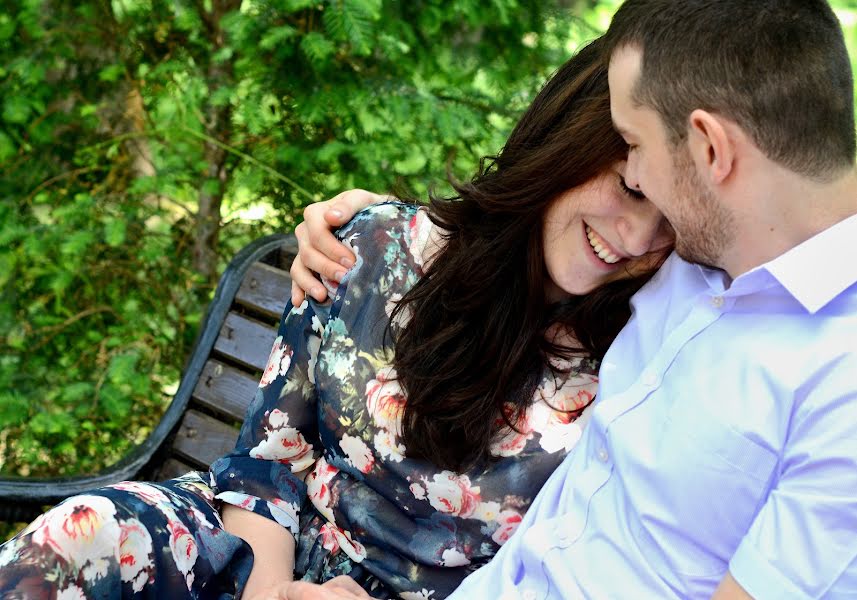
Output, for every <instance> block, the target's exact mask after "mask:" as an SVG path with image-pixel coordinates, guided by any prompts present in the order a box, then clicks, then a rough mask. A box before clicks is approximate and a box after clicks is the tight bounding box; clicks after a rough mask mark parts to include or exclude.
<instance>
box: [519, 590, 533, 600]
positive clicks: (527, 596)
mask: <svg viewBox="0 0 857 600" xmlns="http://www.w3.org/2000/svg"><path fill="white" fill-rule="evenodd" d="M521 598H523V599H524V600H536V592H535V591H533V590H524V591H523V592H522V593H521Z"/></svg>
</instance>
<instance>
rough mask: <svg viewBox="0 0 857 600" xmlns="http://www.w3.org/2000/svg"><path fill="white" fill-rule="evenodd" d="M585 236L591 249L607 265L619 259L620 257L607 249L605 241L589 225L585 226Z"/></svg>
mask: <svg viewBox="0 0 857 600" xmlns="http://www.w3.org/2000/svg"><path fill="white" fill-rule="evenodd" d="M586 237H588V238H589V245H590V246H592V251H593V252H595V254H596V256H598V258H600V259H601V260H603V261H604V262H606V263H607V264H608V265H612V264H615V263H617V262H619V261H620V260H621V258H620V257H618V256H616V255H615V254H613V253H612V252H610V250H608V249H607V243H606V242H605V241H604V240H603V239H601V236H599V235H598V234H597V233H595V232H594V231H593V230H592V227H590V226H589V225H587V226H586Z"/></svg>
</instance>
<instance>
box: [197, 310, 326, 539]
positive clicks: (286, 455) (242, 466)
mask: <svg viewBox="0 0 857 600" xmlns="http://www.w3.org/2000/svg"><path fill="white" fill-rule="evenodd" d="M329 310H330V306H329V304H326V305H325V304H319V303H317V302H315V301H314V300H312V299H310V300H305V301H304V302H303V304H301V305H300V306H298V307H294V306H292V304H291V302H289V303H288V304H287V305H286V309H285V312H284V314H283V318H282V320H281V322H280V327H279V331H278V336H277V339H276V340H275V341H274V346H273V348H272V350H271V355H270V357H269V358H268V363H267V366H266V367H265V372H264V373H263V374H262V379H261V381H260V382H259V388H258V390H257V391H256V396H255V397H254V399H253V401H252V402H251V404H250V406H249V407H248V409H247V414H246V416H245V419H244V425H243V426H242V427H241V433H240V435H239V437H238V441H237V442H236V444H235V449H234V450H233V451H232V452H231V453H230V454H227V455H226V456H224V457H222V458H220V459H218V460H217V461H215V462H214V463H213V464H212V465H211V470H210V472H211V478H212V484H213V486H214V488H215V491H216V498H217V499H218V500H220V501H222V502H225V503H227V504H233V505H235V506H239V507H241V508H244V509H247V510H250V511H252V512H255V513H257V514H259V515H262V516H264V517H267V518H269V519H272V520H274V521H276V522H277V523H279V524H280V525H282V526H283V527H286V528H288V529H289V530H290V531H291V532H292V533H293V534H297V533H298V521H299V516H298V514H299V511H300V506H301V503H302V502H303V499H304V498H306V486H305V484H304V482H303V479H302V478H301V477H299V476H298V473H300V472H302V471H304V470H306V469H308V468H310V467H311V466H313V464H314V463H315V461H316V459H317V458H318V457H319V456H320V455H321V449H322V448H321V442H320V440H319V435H318V418H317V394H316V389H315V380H314V374H313V371H314V367H315V362H316V359H317V357H318V351H319V347H320V344H321V334H322V331H323V329H324V326H325V324H326V322H327V318H328V314H329Z"/></svg>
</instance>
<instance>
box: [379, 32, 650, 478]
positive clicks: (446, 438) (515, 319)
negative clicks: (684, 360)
mask: <svg viewBox="0 0 857 600" xmlns="http://www.w3.org/2000/svg"><path fill="white" fill-rule="evenodd" d="M626 150H627V147H626V145H625V143H624V142H623V141H622V139H621V138H620V137H619V135H618V134H617V133H615V131H614V130H613V127H612V125H611V121H610V102H609V96H608V88H607V72H606V67H605V66H604V64H603V61H602V55H601V49H600V40H596V41H595V42H592V43H590V44H589V45H587V46H586V47H584V48H583V49H582V50H581V51H580V52H579V53H578V54H577V55H575V56H574V57H573V58H572V59H571V60H569V61H568V62H567V63H565V65H563V66H562V67H561V68H560V69H559V70H558V71H557V72H556V74H555V75H554V76H553V77H552V78H551V79H550V80H549V81H548V82H547V84H546V85H545V86H544V88H543V89H542V90H541V92H540V93H539V94H538V96H537V97H536V99H535V100H534V101H533V103H532V104H531V105H530V107H529V109H528V110H527V111H526V113H525V114H524V116H523V117H522V118H521V120H520V121H519V122H518V124H517V126H516V127H515V128H514V130H513V131H512V134H511V136H510V137H509V139H508V141H507V142H506V145H505V146H504V147H503V149H502V151H501V152H500V153H499V154H498V155H497V156H494V157H487V158H484V159H483V160H482V161H481V163H480V169H479V172H478V174H477V175H476V176H475V177H474V178H473V179H472V180H471V181H470V182H469V183H453V185H454V189H455V191H456V193H457V196H455V197H454V198H446V199H441V198H437V197H432V198H431V200H430V204H429V216H430V218H431V220H432V222H433V223H434V224H435V225H437V226H438V227H440V228H441V229H442V230H445V231H446V232H448V235H447V237H446V246H445V248H444V250H443V251H442V252H441V254H440V255H439V256H438V257H437V258H436V259H435V260H434V261H433V262H432V263H431V265H430V266H429V267H428V268H427V269H426V271H425V274H424V276H423V277H422V278H421V279H420V280H419V281H418V282H417V284H416V285H415V286H414V287H413V288H412V289H411V290H410V291H409V292H408V293H407V294H406V295H405V296H404V298H403V299H402V300H401V301H400V302H399V303H398V305H397V307H396V309H395V311H394V314H393V318H394V319H395V317H396V316H397V313H400V312H401V311H409V312H410V313H411V318H410V319H409V322H408V324H407V326H405V327H404V328H403V329H402V330H400V331H397V332H395V333H393V331H392V330H390V333H391V334H392V335H393V339H394V340H395V358H394V366H395V369H396V373H397V375H398V380H399V383H400V384H401V385H402V386H403V388H404V389H405V392H406V395H407V402H406V403H405V409H404V414H403V420H402V436H403V442H404V444H405V447H406V448H407V454H408V456H411V457H421V458H426V459H429V460H431V461H432V462H434V463H435V464H437V465H438V466H439V467H441V468H445V469H452V470H456V471H461V470H464V469H468V468H472V467H474V466H476V465H478V464H480V463H482V464H484V461H486V460H489V459H490V453H489V448H490V445H491V442H492V440H493V439H494V437H495V436H496V435H497V434H498V431H499V429H502V428H504V427H514V423H516V422H517V420H518V419H519V418H520V416H521V415H522V414H523V413H524V411H526V409H527V407H528V406H529V404H530V403H531V402H532V398H533V395H534V393H535V390H536V388H537V387H538V384H539V381H540V378H541V375H542V374H543V372H544V369H545V368H546V366H547V367H550V363H549V361H548V358H549V357H551V356H558V357H568V356H569V354H570V353H571V352H573V351H579V350H583V351H585V352H587V353H589V355H590V356H591V357H593V358H596V359H600V358H601V357H603V355H604V353H605V352H606V350H607V347H608V346H609V344H610V342H611V341H612V340H613V338H614V337H615V336H616V334H617V333H618V332H619V330H620V329H621V327H622V326H623V325H624V324H625V323H626V322H627V320H628V317H629V314H630V312H629V307H628V300H629V299H630V297H631V295H632V294H633V293H634V292H635V291H636V290H637V289H639V287H640V286H641V285H642V284H643V283H644V282H645V280H647V279H648V276H643V277H635V278H629V279H624V280H621V281H617V282H614V283H612V284H609V285H606V286H603V287H601V288H599V289H597V290H595V291H593V292H591V293H589V294H587V295H585V296H577V297H573V298H572V299H571V300H569V301H567V302H563V303H561V304H559V305H549V304H548V302H547V300H546V298H545V281H546V278H547V271H546V268H545V257H544V251H543V240H542V227H543V219H544V215H545V211H546V209H547V208H548V206H549V205H550V203H551V202H552V201H553V200H554V199H555V198H556V197H557V196H558V195H559V194H560V193H562V192H565V191H566V190H569V189H571V188H573V187H576V186H579V185H581V184H583V183H585V182H587V181H588V180H590V179H592V178H593V177H595V176H597V175H599V174H600V173H603V172H604V171H605V170H606V169H608V168H609V167H610V166H611V165H612V164H614V163H615V162H616V161H619V160H622V159H624V158H625V156H626ZM404 314H407V313H404ZM391 322H392V321H391ZM554 323H560V324H563V325H565V326H566V327H567V328H568V330H569V331H571V332H572V333H573V334H574V337H575V338H576V340H577V342H578V344H579V347H577V348H570V347H565V346H560V345H557V344H556V343H554V342H552V341H550V340H549V339H547V338H546V335H545V333H546V329H547V328H548V327H550V326H551V325H552V324H554ZM510 407H514V408H513V409H512V410H510ZM498 423H499V424H500V425H498Z"/></svg>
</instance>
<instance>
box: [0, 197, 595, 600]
mask: <svg viewBox="0 0 857 600" xmlns="http://www.w3.org/2000/svg"><path fill="white" fill-rule="evenodd" d="M431 228H432V225H431V222H430V220H429V219H428V217H427V216H426V214H425V211H424V210H420V209H418V208H417V207H416V206H412V205H406V204H402V203H398V202H391V203H386V204H380V205H376V206H373V207H370V208H369V209H367V210H365V211H363V212H361V213H359V214H358V215H357V216H356V217H355V218H354V219H353V220H352V221H351V222H350V223H348V224H347V225H346V226H344V227H343V228H342V229H341V230H340V231H339V232H338V236H339V238H340V239H341V240H343V241H344V242H345V243H346V244H347V245H349V246H350V247H351V248H352V250H353V251H354V253H355V255H356V256H357V261H356V265H355V266H354V267H353V268H352V269H351V270H350V271H349V272H348V274H347V275H346V276H345V277H344V278H343V280H342V282H341V283H340V286H339V288H338V289H337V290H336V291H335V295H334V297H333V300H332V301H328V302H326V303H323V304H322V303H317V302H315V301H313V300H309V301H305V302H304V303H303V304H301V305H300V306H298V307H292V306H291V305H289V306H287V307H286V311H285V314H284V315H283V320H282V323H281V325H280V329H279V335H278V337H277V339H276V341H275V343H274V347H273V350H272V352H271V356H270V358H269V360H268V364H267V367H266V369H265V372H264V374H263V375H262V379H261V381H260V383H259V388H258V391H257V393H256V396H255V398H254V400H253V401H252V403H251V405H250V407H249V408H248V412H247V415H246V419H245V421H244V426H243V427H242V429H241V433H240V436H239V439H238V441H237V443H236V446H235V449H234V450H233V452H231V453H230V454H228V455H227V456H225V457H223V458H221V459H218V460H217V461H215V463H214V464H213V465H212V466H211V469H210V473H209V474H208V476H207V477H202V476H201V475H200V474H189V475H187V476H185V477H183V478H178V479H175V480H171V481H168V482H164V483H160V484H141V483H123V484H118V485H117V486H112V487H109V488H105V489H102V490H97V491H95V492H93V493H92V494H90V495H85V496H78V497H75V498H72V499H69V500H67V501H66V502H64V503H63V504H61V505H59V506H58V507H56V508H54V509H53V510H51V511H49V512H48V513H46V514H45V515H42V517H40V518H39V519H37V520H36V521H34V522H33V523H32V524H31V525H30V526H29V527H28V528H27V529H25V530H24V531H23V532H22V533H21V534H19V536H18V537H17V538H15V539H13V540H12V541H10V542H8V543H7V544H5V545H4V546H3V547H2V548H0V596H2V597H3V598H6V597H7V596H6V595H4V593H6V591H7V590H11V589H15V586H16V585H18V586H22V587H21V588H20V589H31V590H35V589H42V588H44V589H50V590H52V593H51V594H50V595H49V596H45V597H57V598H78V597H80V598H95V597H102V594H103V593H105V592H106V591H107V590H110V593H109V594H107V595H103V597H113V596H114V595H116V596H117V597H118V592H117V591H116V590H120V589H121V590H122V591H123V592H124V594H125V595H126V596H130V595H132V594H134V593H138V594H140V597H145V596H146V595H151V597H170V598H173V597H200V598H203V597H204V598H208V597H213V598H230V597H235V596H240V592H241V589H242V588H243V585H244V582H245V581H246V578H247V576H248V574H249V571H250V568H251V566H252V552H251V551H250V548H249V546H248V545H247V544H246V543H244V542H243V541H242V540H240V539H239V538H237V537H235V536H233V535H231V534H229V533H227V532H226V531H225V530H223V525H222V521H221V520H220V516H219V514H218V507H219V506H221V504H222V503H229V504H233V505H236V506H240V507H242V508H244V509H246V510H250V511H253V512H255V513H257V514H259V515H262V516H263V517H266V518H268V519H271V520H273V521H275V522H276V523H278V524H279V525H280V526H282V527H284V528H286V529H288V530H289V531H291V532H292V533H293V534H294V535H295V537H296V541H297V548H296V557H295V576H296V577H301V578H303V579H306V580H310V581H315V582H323V581H326V580H328V579H331V578H333V577H335V576H337V575H350V576H351V577H353V578H354V579H355V580H356V581H357V582H358V583H359V584H361V585H362V586H363V588H364V589H366V590H367V592H368V593H369V594H370V595H371V596H373V597H377V598H394V597H400V598H404V599H406V600H413V599H427V598H431V599H439V598H444V597H445V596H447V595H448V594H449V593H450V592H451V591H452V590H453V589H455V587H456V586H457V585H458V584H459V583H460V582H461V580H462V579H463V578H464V577H466V576H467V575H468V574H469V573H470V572H471V571H473V570H475V569H477V568H478V567H480V566H481V565H483V564H485V563H486V562H487V561H488V560H490V559H491V557H492V556H494V554H495V553H496V552H497V550H498V549H499V548H500V546H501V545H502V544H503V543H504V542H505V541H506V540H507V539H508V538H509V536H510V535H512V533H513V532H514V531H515V529H516V528H517V526H518V524H519V523H520V522H521V519H522V517H523V515H524V513H525V512H526V510H527V508H528V507H529V506H530V503H531V502H532V500H533V497H534V496H535V495H536V493H537V492H538V490H539V489H540V488H541V486H542V485H543V483H544V482H545V480H546V479H547V478H548V476H549V475H550V474H551V472H552V471H553V470H554V469H555V468H556V466H557V465H558V464H559V463H560V462H561V461H562V460H563V458H564V457H565V455H566V454H567V452H568V451H569V450H570V449H571V448H572V447H573V446H574V445H575V443H576V442H577V441H578V439H579V438H580V435H581V431H582V426H583V424H584V423H585V421H586V420H587V419H588V416H589V415H588V411H589V409H587V410H586V411H584V413H583V416H581V417H580V418H578V419H577V420H576V421H575V420H573V419H571V418H570V417H569V414H570V411H574V410H576V409H580V408H582V407H584V406H586V405H588V404H589V403H590V402H591V400H592V398H593V396H594V394H595V390H596V387H597V379H596V376H595V374H596V372H597V364H596V363H595V362H594V361H592V360H589V359H586V358H584V357H580V358H577V359H574V360H573V361H571V363H568V364H564V365H562V366H564V367H570V371H569V373H568V374H567V375H563V376H562V377H559V378H557V377H556V376H555V375H553V374H552V372H551V371H550V370H549V369H545V375H544V377H543V379H542V381H541V384H540V386H539V388H538V390H537V391H536V397H535V398H534V401H533V404H532V406H531V407H530V408H529V410H528V411H527V413H526V415H525V418H524V419H523V420H522V421H521V422H520V423H518V427H517V429H518V430H519V431H514V430H510V431H507V432H505V433H503V434H501V435H499V436H498V437H497V439H495V440H494V442H493V444H492V447H491V450H492V453H493V454H494V456H495V457H496V460H494V461H491V462H490V463H488V464H487V466H486V465H483V466H481V467H480V468H478V469H472V470H470V471H468V472H463V473H455V472H452V471H449V470H444V469H439V468H438V467H436V466H435V465H433V464H432V463H431V462H429V461H426V460H418V459H412V458H408V457H407V448H405V446H404V445H403V443H402V440H401V438H400V431H401V425H400V418H401V413H402V407H403V404H404V403H405V402H406V395H405V393H404V391H403V390H402V388H401V387H400V386H399V384H398V383H397V381H396V374H395V371H394V369H393V367H392V366H391V362H392V350H391V348H390V347H389V336H387V337H386V338H385V330H386V328H387V326H388V324H389V323H390V314H391V311H392V309H393V307H394V306H395V303H396V301H397V300H399V299H400V298H401V297H402V295H403V294H405V293H406V292H407V291H408V290H409V289H410V288H411V286H413V285H414V283H415V282H416V281H417V279H418V278H419V277H420V276H421V274H422V269H423V266H424V264H425V262H426V260H427V259H428V258H429V257H428V256H427V254H428V250H427V248H428V246H429V245H430V244H429V243H428V240H429V238H430V234H431ZM406 318H407V317H405V319H406ZM404 325H406V323H403V322H399V323H393V324H392V327H393V328H394V330H395V328H397V327H400V326H404ZM385 341H386V342H387V343H386V344H385ZM107 530H109V532H107ZM105 532H107V533H105ZM99 538H104V539H105V540H107V541H104V540H101V541H97V539H99ZM93 540H96V541H93ZM84 546H85V547H84ZM4 586H5V587H4ZM54 594H57V595H56V596H54ZM8 597H10V598H11V597H15V596H8ZM21 597H26V596H24V595H22V596H21Z"/></svg>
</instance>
